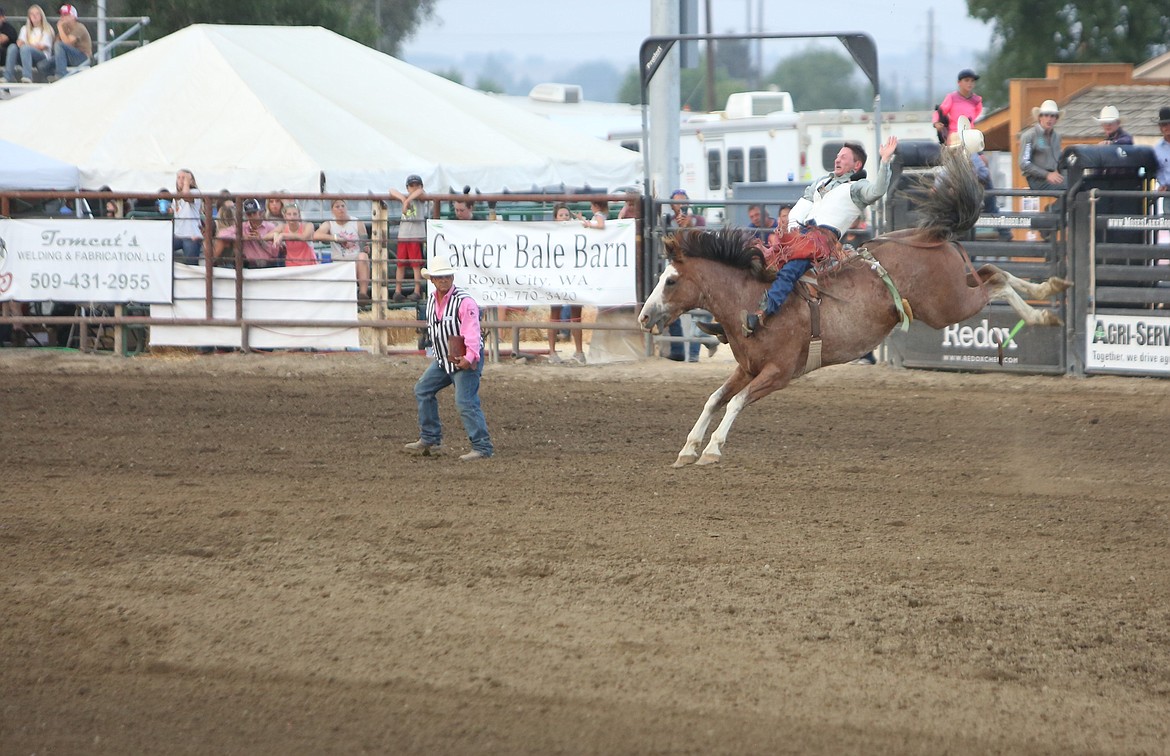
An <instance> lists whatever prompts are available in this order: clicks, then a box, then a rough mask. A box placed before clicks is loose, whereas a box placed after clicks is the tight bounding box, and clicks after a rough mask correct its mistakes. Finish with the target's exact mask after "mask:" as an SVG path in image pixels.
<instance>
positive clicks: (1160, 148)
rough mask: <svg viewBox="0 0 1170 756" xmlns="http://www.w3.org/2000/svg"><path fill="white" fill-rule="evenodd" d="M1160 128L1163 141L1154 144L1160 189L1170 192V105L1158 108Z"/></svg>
mask: <svg viewBox="0 0 1170 756" xmlns="http://www.w3.org/2000/svg"><path fill="white" fill-rule="evenodd" d="M1158 128H1159V129H1161V130H1162V141H1160V142H1158V143H1157V144H1155V145H1154V157H1156V158H1158V191H1159V192H1170V107H1165V106H1164V107H1161V108H1159V109H1158Z"/></svg>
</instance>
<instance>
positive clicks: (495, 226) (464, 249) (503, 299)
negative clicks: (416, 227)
mask: <svg viewBox="0 0 1170 756" xmlns="http://www.w3.org/2000/svg"><path fill="white" fill-rule="evenodd" d="M635 237H636V231H635V222H634V221H633V220H629V219H623V220H609V221H606V222H605V228H585V227H583V226H582V225H581V223H580V222H578V221H568V222H564V223H553V222H532V223H529V222H514V221H459V220H429V221H427V250H428V253H427V257H428V259H429V260H430V261H431V263H430V264H434V263H435V262H437V261H440V260H441V261H443V262H446V263H449V264H450V265H451V267H453V268H455V271H456V273H455V285H456V286H458V287H460V288H461V289H464V290H465V291H469V292H470V293H471V295H472V297H473V298H474V299H475V300H476V301H477V302H478V303H479V304H480V306H483V307H487V306H495V305H507V306H521V307H532V306H536V305H555V304H575V305H598V306H604V307H611V306H619V305H630V304H634V302H635V301H636V300H637V294H636V293H635V288H636V280H637V253H636V249H637V247H636V241H635Z"/></svg>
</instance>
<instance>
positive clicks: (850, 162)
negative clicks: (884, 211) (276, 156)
mask: <svg viewBox="0 0 1170 756" xmlns="http://www.w3.org/2000/svg"><path fill="white" fill-rule="evenodd" d="M897 147H898V138H897V137H890V138H889V139H887V140H886V143H885V144H883V145H882V146H881V149H880V150H879V151H878V152H879V154H880V155H881V157H882V160H881V165H880V167H879V168H878V173H877V177H876V178H875V179H874V180H873V181H870V180H868V179H867V178H866V177H865V159H866V154H865V148H864V147H862V146H861V145H860V144H858V143H856V142H846V143H845V146H844V147H842V148H841V151H840V152H838V153H837V157H836V159H835V160H833V172H832V173H830V174H828V175H827V176H825V177H824V178H822V179H820V180H819V181H816V182H815V183H813V184H811V185H810V186H809V187H808V189H806V190H805V192H804V196H803V197H801V198H800V201H799V202H797V203H796V205H795V206H794V207H793V208H792V210H791V212H790V213H789V214H788V233H786V234H784V236H782V237H780V240H779V243H780V247H779V249H776V248H771V249H769V250H768V254H767V256H766V257H767V259H768V262H769V264H770V266H771V267H775V266H777V265H780V266H782V267H780V270H779V272H778V273H777V274H776V280H775V281H773V282H772V286H771V288H769V289H768V291H767V293H765V294H764V298H763V299H762V300H760V307H759V310H758V311H756V312H754V313H749V312H747V311H746V310H745V311H743V312H742V313H741V316H740V320H741V323H740V325H741V326H742V327H743V332H744V335H745V336H752V335H753V334H755V332H756V331H757V330H759V329H760V328H761V327H762V326H763V325H764V323H765V321H766V320H767V319H768V317H769V316H771V315H774V314H775V313H776V312H777V311H779V309H780V307H781V306H782V305H783V304H784V300H785V299H787V298H788V295H789V293H791V292H792V287H793V286H794V285H795V284H796V281H797V279H799V278H800V277H801V276H802V275H804V273H805V271H807V270H808V269H809V268H810V267H812V265H813V263H817V262H821V261H822V260H825V259H827V258H828V257H830V256H832V255H833V254H834V253H836V252H837V250H838V249H839V247H840V244H841V235H842V234H843V233H845V231H847V230H848V229H849V227H850V226H852V225H853V223H854V221H856V220H857V219H858V218H859V217H861V212H862V210H864V209H865V208H866V206H868V205H871V204H873V203H874V202H877V201H878V200H879V199H881V197H882V195H884V194H885V193H886V189H887V187H889V185H890V159H891V158H892V157H893V155H894V150H895V149H897Z"/></svg>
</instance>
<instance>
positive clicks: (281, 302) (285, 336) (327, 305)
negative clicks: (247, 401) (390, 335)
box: [150, 262, 361, 350]
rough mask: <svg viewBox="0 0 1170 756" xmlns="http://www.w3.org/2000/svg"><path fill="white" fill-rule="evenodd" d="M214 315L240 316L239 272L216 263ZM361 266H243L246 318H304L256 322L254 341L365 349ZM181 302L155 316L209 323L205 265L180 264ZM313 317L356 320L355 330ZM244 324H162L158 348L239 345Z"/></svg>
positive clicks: (262, 345)
mask: <svg viewBox="0 0 1170 756" xmlns="http://www.w3.org/2000/svg"><path fill="white" fill-rule="evenodd" d="M211 272H212V276H213V278H212V284H211V287H212V288H211V291H212V304H211V314H212V317H213V318H215V319H216V320H220V321H233V320H235V317H236V271H235V270H234V269H232V268H212V270H211ZM356 275H357V269H356V267H355V263H352V262H340V263H330V264H327V265H297V266H294V267H291V268H259V269H256V270H251V269H248V268H245V269H244V271H243V279H244V280H243V295H244V300H243V305H244V320H267V321H302V322H306V325H300V326H292V325H286V326H273V325H266V326H262V327H261V326H256V327H253V328H252V329H251V330H250V331H249V333H248V344H249V346H250V347H254V348H257V349H279V348H291V349H337V350H342V349H358V348H360V347H361V344H360V339H359V334H358V328H357V319H358V309H357V284H356V283H355V281H356V280H357V279H356V278H355V276H356ZM174 276H175V301H174V304H156V305H152V306H151V308H150V316H151V317H152V318H172V319H191V320H203V319H205V318H206V317H207V278H206V276H207V273H206V271H205V270H204V269H203V268H201V267H198V266H193V265H183V264H182V263H175V269H174ZM313 321H334V322H336V321H353V322H354V326H353V327H339V326H337V325H329V326H315V325H312V322H313ZM243 342H244V340H243V332H242V331H241V329H240V327H239V326H232V325H216V324H214V323H207V324H205V325H154V326H151V327H150V345H151V346H160V345H162V346H184V347H205V346H222V347H239V346H242V345H243Z"/></svg>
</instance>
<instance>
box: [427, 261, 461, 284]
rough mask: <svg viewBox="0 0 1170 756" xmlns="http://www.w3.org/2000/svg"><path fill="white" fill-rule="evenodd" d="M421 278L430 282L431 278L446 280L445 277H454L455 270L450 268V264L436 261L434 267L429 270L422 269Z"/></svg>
mask: <svg viewBox="0 0 1170 756" xmlns="http://www.w3.org/2000/svg"><path fill="white" fill-rule="evenodd" d="M420 272H421V273H422V277H423V278H425V279H427V280H430V279H432V278H435V277H438V278H446V277H447V276H453V275H455V269H454V268H452V267H451V264H450V263H446V262H443V261H442V260H437V261H436V262H435V264H434V265H432V266H431V267H429V268H423V269H422V270H421V271H420Z"/></svg>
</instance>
